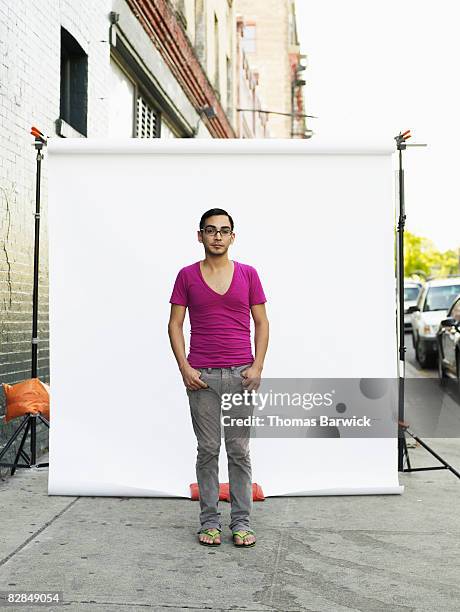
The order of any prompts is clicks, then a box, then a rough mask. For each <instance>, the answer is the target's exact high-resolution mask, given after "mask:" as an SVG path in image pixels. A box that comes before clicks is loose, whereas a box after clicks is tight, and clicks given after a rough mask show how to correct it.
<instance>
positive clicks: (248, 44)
mask: <svg viewBox="0 0 460 612" xmlns="http://www.w3.org/2000/svg"><path fill="white" fill-rule="evenodd" d="M242 46H243V50H244V51H245V53H255V51H256V24H255V23H247V24H245V25H244V26H243V40H242Z"/></svg>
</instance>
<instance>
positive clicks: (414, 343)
mask: <svg viewBox="0 0 460 612" xmlns="http://www.w3.org/2000/svg"><path fill="white" fill-rule="evenodd" d="M412 348H414V349H415V348H416V342H415V332H414V330H412Z"/></svg>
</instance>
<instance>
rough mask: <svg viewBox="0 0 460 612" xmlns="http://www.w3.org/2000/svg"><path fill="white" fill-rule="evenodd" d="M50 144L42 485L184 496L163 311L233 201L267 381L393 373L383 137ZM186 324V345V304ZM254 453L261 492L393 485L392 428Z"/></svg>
mask: <svg viewBox="0 0 460 612" xmlns="http://www.w3.org/2000/svg"><path fill="white" fill-rule="evenodd" d="M47 153H48V160H47V162H48V164H49V236H50V262H49V268H50V361H51V390H52V393H51V400H52V403H51V423H52V425H51V430H50V470H49V493H50V494H56V495H133V496H157V495H161V496H186V497H189V496H190V489H189V485H190V483H193V482H196V473H195V461H196V439H195V435H194V432H193V428H192V424H191V419H190V412H189V406H188V399H187V396H186V392H185V388H184V386H183V383H182V379H181V376H180V374H179V371H178V369H177V365H176V362H175V359H174V356H173V354H172V351H171V348H170V345H169V338H168V334H167V323H168V318H169V311H170V305H169V298H170V295H171V291H172V286H173V283H174V279H175V277H176V274H177V272H178V270H179V269H180V268H181V267H183V266H185V265H188V264H191V263H193V262H195V261H198V260H199V259H203V256H204V255H203V250H202V245H200V244H199V243H198V242H197V239H196V229H197V227H198V221H199V218H200V216H201V214H202V213H203V212H204V211H205V210H207V209H208V208H212V207H215V206H218V207H221V208H225V209H226V210H228V211H229V212H230V213H231V214H232V216H233V218H234V221H235V234H236V240H235V243H234V245H233V247H231V251H230V258H231V259H235V260H237V261H241V262H243V263H248V264H250V265H253V266H254V267H255V268H256V269H257V271H258V272H259V276H260V278H261V280H262V284H263V287H264V290H265V293H266V296H267V300H268V301H267V305H266V307H267V313H268V316H269V320H270V344H269V349H268V353H267V358H266V363H265V368H264V372H263V375H264V376H265V377H277V378H281V377H286V378H296V377H298V378H301V377H305V378H333V377H342V378H357V379H358V378H366V377H375V378H383V377H387V378H395V377H396V376H397V340H396V320H395V317H396V299H395V291H396V281H395V277H394V263H393V258H394V233H393V232H394V218H395V212H394V185H393V172H392V159H391V153H392V149H391V147H390V145H389V146H388V147H386V146H384V147H380V148H371V147H361V148H357V147H354V148H353V147H350V148H349V149H343V148H342V149H339V148H334V147H320V146H315V145H314V144H312V143H310V142H309V141H302V140H293V141H289V140H266V141H250V140H171V141H161V140H134V139H133V140H123V141H117V140H110V141H108V140H77V139H75V140H70V139H69V140H67V139H62V140H53V141H51V142H50V143H49V146H48V150H47ZM251 327H252V321H251ZM184 332H185V334H186V345H187V348H188V341H189V326H188V315H187V317H186V325H185V328H184ZM224 447H225V445H224V442H223V441H222V449H221V458H220V481H221V482H228V472H227V466H226V460H225V448H224ZM251 457H252V466H253V482H257V483H259V484H260V485H261V486H262V488H263V490H264V493H265V495H267V496H270V495H317V494H362V493H401V492H402V491H403V487H401V486H399V483H398V473H397V440H396V438H381V439H377V438H375V439H350V438H345V439H311V438H309V439H292V438H291V439H273V438H254V439H252V440H251Z"/></svg>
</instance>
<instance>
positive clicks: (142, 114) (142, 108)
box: [136, 94, 161, 138]
mask: <svg viewBox="0 0 460 612" xmlns="http://www.w3.org/2000/svg"><path fill="white" fill-rule="evenodd" d="M160 125H161V121H160V115H159V113H158V112H157V111H156V110H155V109H154V108H153V107H152V106H150V105H149V103H148V102H147V100H146V99H145V98H144V97H143V96H142V95H139V94H138V96H137V117H136V138H160Z"/></svg>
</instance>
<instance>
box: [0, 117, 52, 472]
mask: <svg viewBox="0 0 460 612" xmlns="http://www.w3.org/2000/svg"><path fill="white" fill-rule="evenodd" d="M31 134H32V136H35V143H34V146H35V149H36V151H37V172H36V181H35V243H34V284H33V294H32V303H33V306H32V378H36V377H37V361H38V278H39V277H38V272H39V255H40V196H41V193H40V188H41V163H42V159H43V154H42V149H43V147H44V146H46V138H45V136H44V135H43V134H42V133H41V132H40V131H39V130H38V129H37V128H36V127H32V130H31ZM37 419H39V420H40V421H41V422H42V423H44V424H45V425H46V426H47V427H48V428H49V422H48V421H47V419H45V418H44V417H43V416H42V415H41V414H40V413H38V414H27V415H25V416H24V418H23V420H22V421H21V424H20V425H19V427H18V428H17V429H16V431H15V432H14V433H13V435H12V436H11V438H10V439H9V440H8V442H7V443H6V445H5V447H4V448H3V449H2V451H1V452H0V466H6V467H11V475H13V474H14V473H15V471H16V468H18V467H19V468H30V467H47V466H48V463H39V464H37V463H36V461H37ZM29 431H30V456H29V455H28V454H27V453H26V452H25V450H24V446H25V442H26V439H27V436H28V434H29ZM21 433H22V438H21V442H20V444H19V448H18V451H17V453H16V457H15V459H14V462H13V463H6V462H3V461H1V460H2V458H3V457H4V456H5V455H6V453H7V452H8V449H9V448H10V447H11V446H12V444H13V442H14V441H15V440H16V438H18V437H19V435H20V434H21ZM20 457H21V458H22V459H23V460H24V461H25V463H19V459H20Z"/></svg>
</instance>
